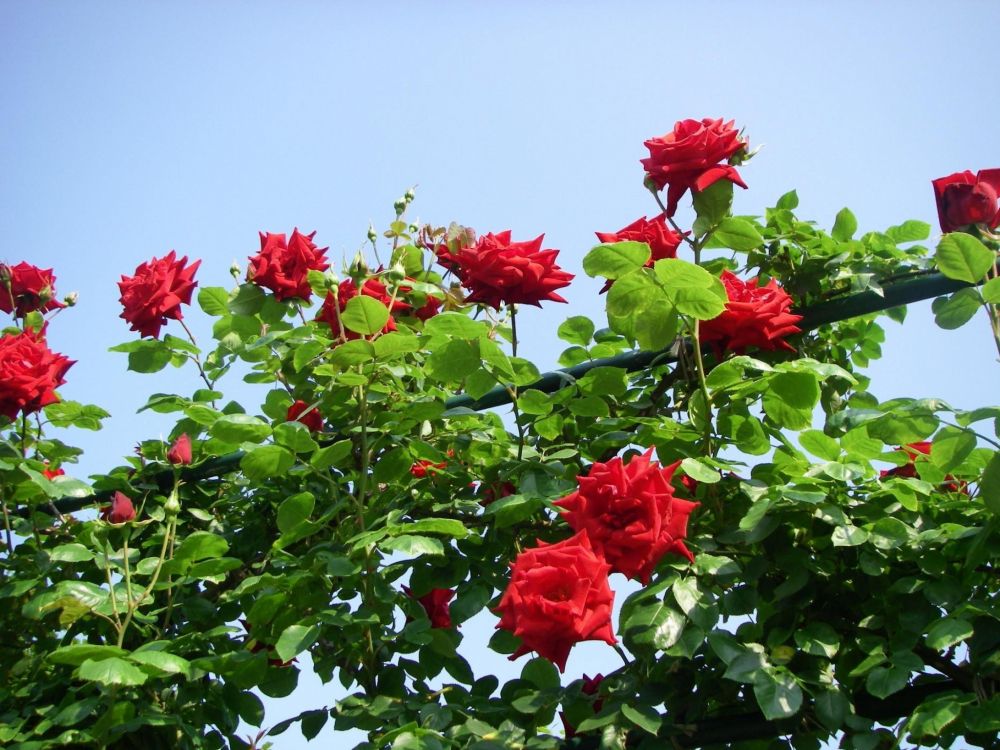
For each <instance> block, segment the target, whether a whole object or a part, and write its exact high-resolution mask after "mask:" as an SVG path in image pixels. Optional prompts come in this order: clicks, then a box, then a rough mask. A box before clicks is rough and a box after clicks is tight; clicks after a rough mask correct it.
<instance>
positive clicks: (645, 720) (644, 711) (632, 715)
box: [621, 703, 663, 736]
mask: <svg viewBox="0 0 1000 750" xmlns="http://www.w3.org/2000/svg"><path fill="white" fill-rule="evenodd" d="M621 712H622V716H624V717H625V718H626V719H628V720H629V721H631V722H632V723H633V724H635V725H636V726H637V727H639V729H642V730H643V731H645V732H649V733H650V734H651V735H653V736H656V733H657V732H659V731H660V727H661V726H662V725H663V719H662V718H660V715H659V714H658V713H657V712H656V711H655V710H654V709H653V708H652V707H651V706H644V705H642V704H641V703H636V704H635V706H634V707H633V706H630V705H629V704H628V703H623V704H622V706H621Z"/></svg>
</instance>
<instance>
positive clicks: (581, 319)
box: [557, 315, 594, 346]
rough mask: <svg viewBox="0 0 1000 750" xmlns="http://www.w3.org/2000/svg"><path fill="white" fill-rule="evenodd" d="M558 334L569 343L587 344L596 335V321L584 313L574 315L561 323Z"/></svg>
mask: <svg viewBox="0 0 1000 750" xmlns="http://www.w3.org/2000/svg"><path fill="white" fill-rule="evenodd" d="M557 334H558V335H559V338H561V339H562V340H563V341H565V342H567V343H570V344H579V345H580V346H587V345H588V344H589V343H590V340H591V338H593V336H594V322H593V321H592V320H591V319H590V318H588V317H586V316H584V315H574V316H573V317H572V318H567V319H566V320H565V321H563V322H562V324H560V326H559V330H558V331H557Z"/></svg>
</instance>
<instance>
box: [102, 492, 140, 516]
mask: <svg viewBox="0 0 1000 750" xmlns="http://www.w3.org/2000/svg"><path fill="white" fill-rule="evenodd" d="M101 518H103V519H104V520H105V521H107V522H108V523H125V522H126V521H131V520H133V519H134V518H135V506H134V505H132V501H131V500H129V499H128V497H127V496H125V495H123V494H122V493H121V492H115V495H114V497H113V498H112V499H111V505H107V506H105V507H103V508H101Z"/></svg>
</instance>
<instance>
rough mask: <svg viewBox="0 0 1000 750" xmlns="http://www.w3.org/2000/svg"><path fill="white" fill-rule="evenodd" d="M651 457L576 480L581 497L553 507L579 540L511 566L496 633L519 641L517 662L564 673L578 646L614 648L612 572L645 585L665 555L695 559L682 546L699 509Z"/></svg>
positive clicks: (527, 555) (597, 468) (536, 551)
mask: <svg viewBox="0 0 1000 750" xmlns="http://www.w3.org/2000/svg"><path fill="white" fill-rule="evenodd" d="M652 453H653V451H652V449H650V450H648V451H646V453H644V454H642V455H641V456H636V457H634V458H633V459H632V460H631V461H630V462H629V463H628V464H625V463H624V462H623V461H622V459H621V458H618V457H616V458H613V459H611V460H610V461H608V462H606V463H602V462H597V463H594V464H593V465H592V466H591V467H590V471H589V472H588V473H587V475H586V476H580V477H577V484H578V489H577V491H576V492H573V493H572V494H570V495H567V496H566V497H564V498H562V499H561V500H559V501H558V502H557V503H556V505H557V506H558V507H559V508H561V509H562V510H563V511H564V513H563V518H564V519H565V520H566V522H567V523H568V524H569V526H570V527H571V528H572V529H573V530H574V531H575V532H576V534H574V535H573V536H572V537H570V538H569V539H565V540H563V541H561V542H556V543H554V544H545V543H543V542H539V543H538V546H537V547H533V548H531V549H527V550H525V551H524V552H522V553H521V554H519V555H518V556H517V558H516V559H515V560H514V562H513V563H512V564H511V579H510V584H509V585H508V587H507V589H506V591H505V592H504V594H503V596H502V597H501V599H500V603H499V604H498V605H497V611H498V612H499V613H500V615H501V617H500V622H499V623H498V624H497V627H498V628H502V629H504V630H509V631H510V632H511V633H513V634H514V635H516V636H517V637H519V638H520V639H521V645H520V647H519V648H518V649H517V651H516V652H515V653H514V654H513V655H512V656H511V658H512V659H514V658H517V657H518V656H520V655H522V654H525V653H528V652H529V651H535V652H537V653H538V654H539V655H541V656H544V657H545V658H547V659H549V660H550V661H552V662H553V663H554V664H555V665H556V666H558V667H559V669H560V670H565V668H566V658H567V657H568V655H569V652H570V649H571V648H572V647H573V645H574V644H575V643H578V642H580V641H588V640H601V641H604V642H605V643H608V644H611V645H614V644H615V643H616V642H617V641H616V640H615V635H614V631H613V629H612V625H611V606H612V603H613V601H614V592H612V590H611V587H610V584H609V582H608V575H609V573H613V572H614V573H622V574H624V575H625V576H627V577H629V578H636V579H638V580H640V581H641V582H642V583H648V581H649V577H650V576H651V575H652V572H653V570H654V569H655V568H656V566H657V564H658V563H659V562H660V560H662V559H663V557H664V556H666V555H667V554H670V553H673V554H675V555H679V556H681V557H684V558H686V559H688V560H693V559H694V558H693V556H692V555H691V552H690V550H688V548H687V546H686V545H685V544H684V539H685V538H686V536H687V525H688V517H689V516H690V515H691V511H693V510H694V509H695V508H696V507H697V506H698V503H695V502H691V501H689V500H681V499H680V498H676V497H674V490H673V487H672V485H671V484H670V480H671V477H672V476H673V473H674V471H675V469H676V468H677V464H673V465H671V466H668V467H663V466H661V465H660V464H659V463H658V462H657V461H654V460H653V459H652Z"/></svg>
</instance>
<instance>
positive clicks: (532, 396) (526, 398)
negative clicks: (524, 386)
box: [517, 388, 553, 415]
mask: <svg viewBox="0 0 1000 750" xmlns="http://www.w3.org/2000/svg"><path fill="white" fill-rule="evenodd" d="M517 406H518V408H519V409H520V410H521V411H522V412H524V413H525V414H541V415H544V414H548V413H549V412H551V411H552V406H553V404H552V399H551V398H550V397H549V395H548V394H546V393H542V392H541V391H536V390H534V389H533V388H529V389H528V390H526V391H523V392H521V393H520V394H519V395H518V397H517Z"/></svg>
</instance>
